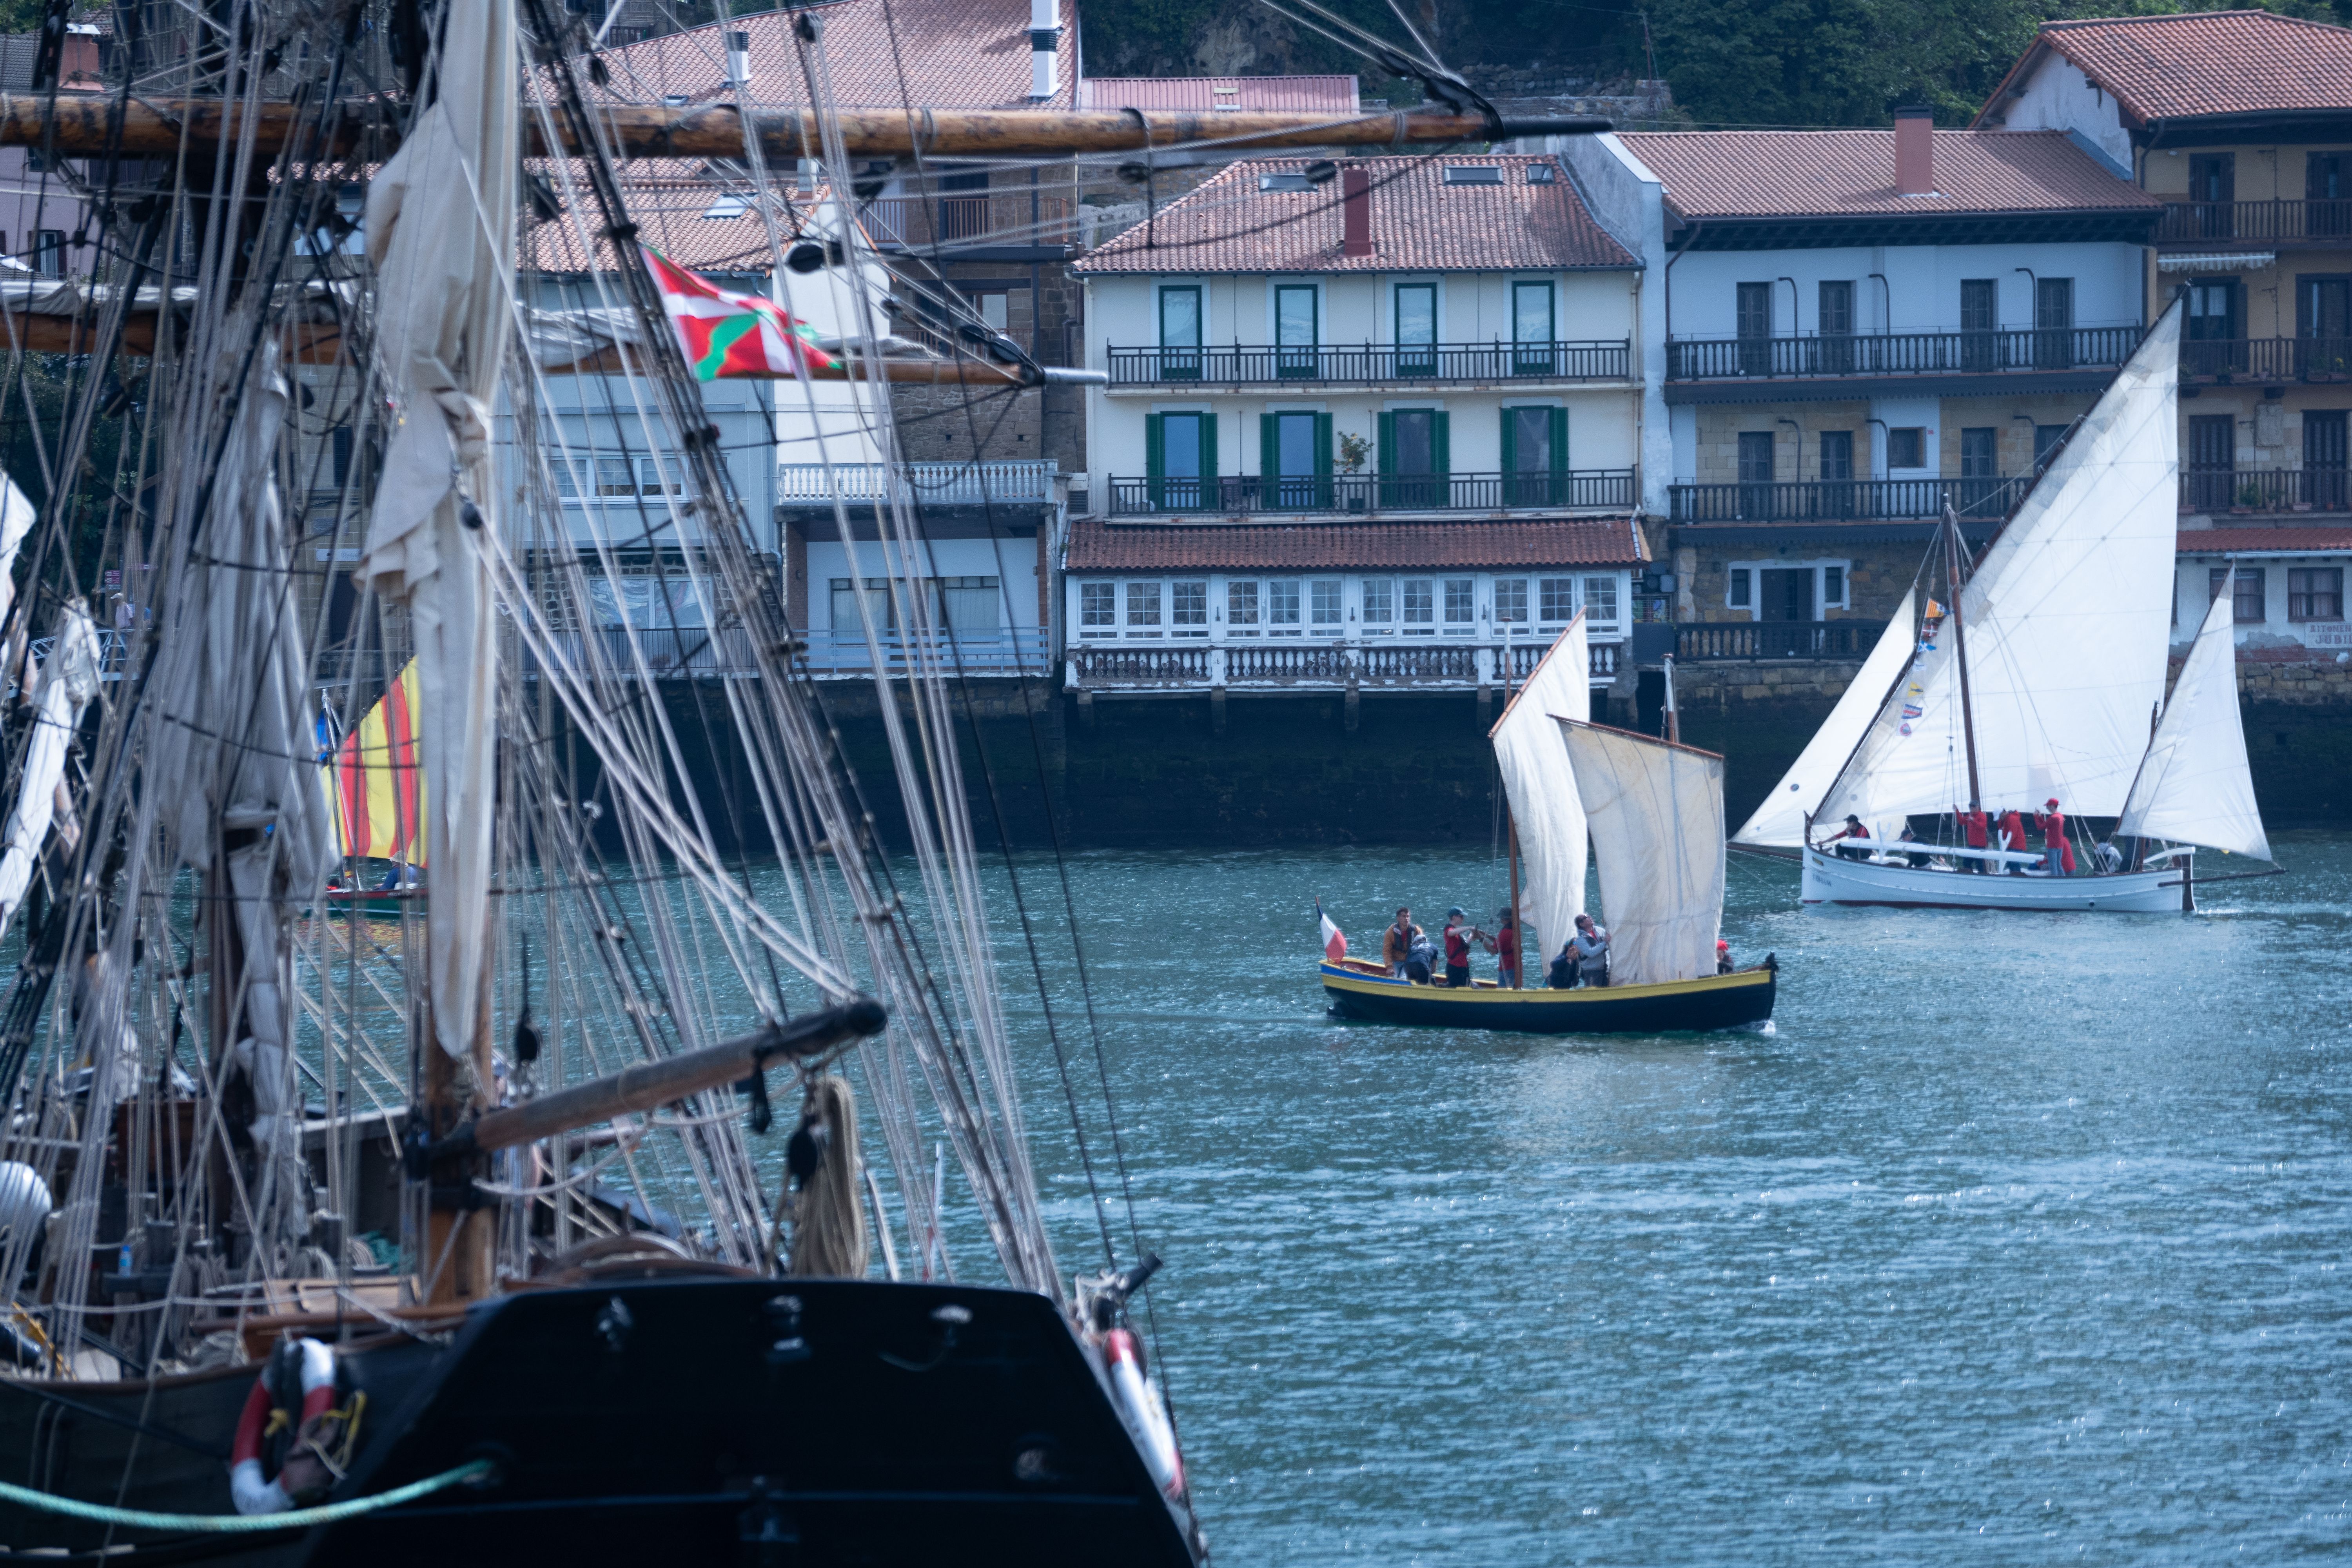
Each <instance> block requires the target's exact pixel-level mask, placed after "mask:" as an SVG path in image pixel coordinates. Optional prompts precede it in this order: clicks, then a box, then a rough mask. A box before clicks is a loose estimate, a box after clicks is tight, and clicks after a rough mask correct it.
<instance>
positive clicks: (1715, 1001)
mask: <svg viewBox="0 0 2352 1568" xmlns="http://www.w3.org/2000/svg"><path fill="white" fill-rule="evenodd" d="M1321 968H1322V978H1323V994H1324V995H1325V996H1327V997H1328V998H1329V1000H1330V1003H1331V1011H1332V1012H1333V1013H1335V1014H1337V1015H1338V1016H1340V1017H1342V1018H1355V1019H1360V1020H1362V1021H1364V1022H1368V1023H1377V1024H1416V1025H1420V1026H1423V1027H1424V1028H1433V1029H1504V1030H1508V1031H1510V1032H1512V1033H1515V1034H1528V1035H1654V1034H1662V1033H1669V1032H1675V1031H1682V1030H1704V1029H1730V1028H1737V1027H1739V1026H1742V1025H1746V1024H1759V1023H1762V1022H1763V1021H1764V1020H1766V1019H1768V1018H1769V1017H1770V1016H1772V1002H1773V996H1774V994H1775V992H1776V991H1777V989H1778V987H1779V982H1780V971H1779V967H1778V965H1776V964H1775V963H1773V962H1772V961H1771V960H1769V959H1767V960H1766V961H1765V962H1764V963H1763V964H1761V965H1759V967H1757V968H1754V969H1741V970H1736V971H1734V972H1733V973H1729V974H1708V975H1702V976H1701V977H1699V978H1698V979H1696V980H1670V981H1664V982H1662V983H1660V984H1654V985H1601V986H1579V987H1577V988H1576V989H1575V990H1572V991H1547V990H1526V991H1505V990H1502V989H1500V988H1498V987H1496V986H1495V985H1493V984H1488V983H1486V982H1483V981H1482V982H1480V983H1478V984H1475V985H1473V986H1471V987H1469V988H1467V989H1459V990H1457V989H1455V988H1454V987H1453V986H1449V985H1421V984H1414V983H1412V982H1411V981H1407V980H1392V979H1390V978H1388V977H1387V976H1385V975H1383V974H1382V973H1381V972H1380V970H1379V969H1377V968H1376V967H1374V966H1372V965H1370V964H1358V963H1351V962H1348V961H1345V960H1343V961H1342V962H1340V963H1325V964H1323V965H1322V966H1321Z"/></svg>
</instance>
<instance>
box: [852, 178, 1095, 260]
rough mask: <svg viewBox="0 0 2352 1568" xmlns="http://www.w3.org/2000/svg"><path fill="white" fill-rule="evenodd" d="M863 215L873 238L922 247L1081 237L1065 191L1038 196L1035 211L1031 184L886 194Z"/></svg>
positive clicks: (893, 244)
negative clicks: (976, 191)
mask: <svg viewBox="0 0 2352 1568" xmlns="http://www.w3.org/2000/svg"><path fill="white" fill-rule="evenodd" d="M858 221H859V222H860V223H861V224H863V225H864V226H865V229H866V234H867V236H868V237H871V238H872V239H873V241H874V243H875V244H876V245H877V246H881V247H913V248H921V247H928V246H930V245H933V244H946V245H971V244H974V243H975V242H990V241H992V242H994V243H995V244H998V245H1010V246H1032V245H1067V244H1069V243H1071V242H1072V241H1074V240H1076V238H1077V237H1078V234H1077V226H1076V224H1074V223H1073V222H1072V220H1071V214H1070V202H1069V198H1068V197H1066V196H1043V195H1041V196H1039V197H1038V198H1037V199H1036V207H1035V212H1034V216H1032V212H1031V207H1030V196H1029V193H1028V191H1027V190H1025V189H1023V190H1012V191H1001V192H995V193H992V194H991V195H965V196H882V197H878V198H877V199H876V200H874V201H872V202H869V203H867V204H866V207H865V208H864V209H863V211H862V212H861V213H860V214H859V217H858Z"/></svg>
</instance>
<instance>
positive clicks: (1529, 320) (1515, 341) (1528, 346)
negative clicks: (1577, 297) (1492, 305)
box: [1511, 283, 1553, 375]
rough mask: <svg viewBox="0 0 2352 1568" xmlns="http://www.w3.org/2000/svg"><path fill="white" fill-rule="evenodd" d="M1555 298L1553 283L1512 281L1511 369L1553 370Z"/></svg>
mask: <svg viewBox="0 0 2352 1568" xmlns="http://www.w3.org/2000/svg"><path fill="white" fill-rule="evenodd" d="M1552 338H1553V328H1552V300H1551V285H1550V284H1549V283H1514V284H1512V285H1511V343H1512V353H1511V371H1512V374H1515V375H1549V374H1551V372H1552V350H1551V345H1552Z"/></svg>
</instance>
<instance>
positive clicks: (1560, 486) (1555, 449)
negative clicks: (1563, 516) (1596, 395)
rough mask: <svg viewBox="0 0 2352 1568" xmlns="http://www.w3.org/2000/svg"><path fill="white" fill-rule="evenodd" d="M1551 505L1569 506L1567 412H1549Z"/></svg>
mask: <svg viewBox="0 0 2352 1568" xmlns="http://www.w3.org/2000/svg"><path fill="white" fill-rule="evenodd" d="M1551 504H1552V505H1554V506H1567V505H1569V504H1570V500H1569V493H1568V410H1567V409H1565V408H1555V409H1553V410H1552V411H1551Z"/></svg>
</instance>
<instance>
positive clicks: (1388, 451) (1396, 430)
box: [1380, 408, 1453, 509]
mask: <svg viewBox="0 0 2352 1568" xmlns="http://www.w3.org/2000/svg"><path fill="white" fill-rule="evenodd" d="M1380 442H1381V448H1380V466H1381V506H1383V507H1405V508H1422V509H1427V508H1431V507H1442V506H1444V505H1445V504H1446V503H1447V502H1448V501H1449V500H1451V499H1452V490H1453V483H1452V480H1451V479H1450V478H1449V476H1450V474H1451V473H1452V471H1453V453H1452V451H1451V450H1450V448H1451V447H1452V446H1453V440H1452V430H1451V421H1449V420H1448V419H1447V418H1446V416H1445V410H1444V409H1442V408H1396V409H1391V410H1390V411H1389V412H1388V413H1385V414H1383V415H1381V434H1380Z"/></svg>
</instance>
